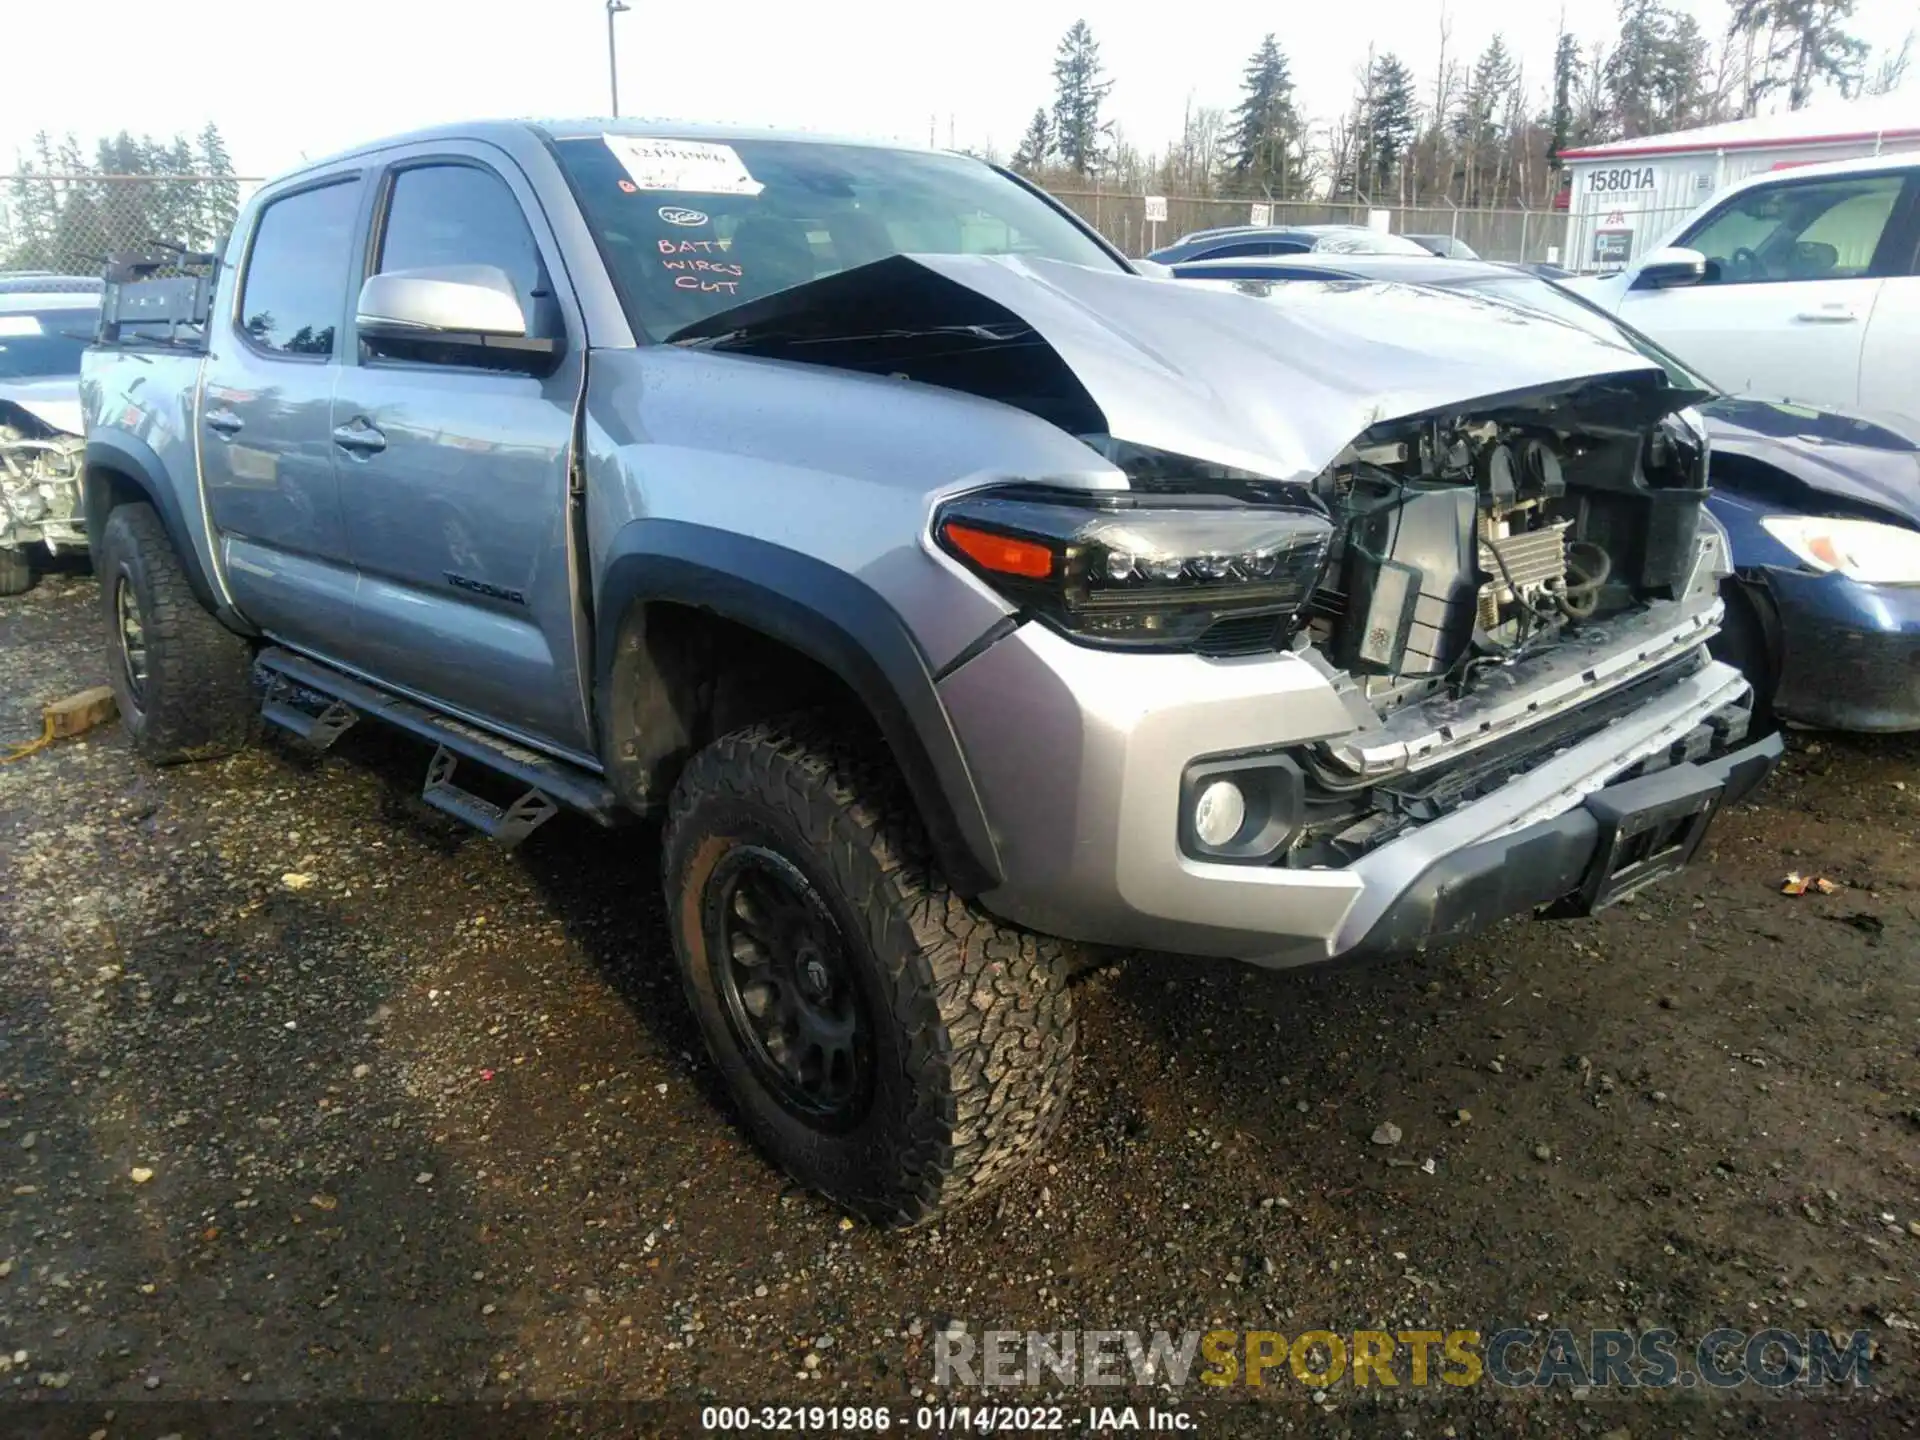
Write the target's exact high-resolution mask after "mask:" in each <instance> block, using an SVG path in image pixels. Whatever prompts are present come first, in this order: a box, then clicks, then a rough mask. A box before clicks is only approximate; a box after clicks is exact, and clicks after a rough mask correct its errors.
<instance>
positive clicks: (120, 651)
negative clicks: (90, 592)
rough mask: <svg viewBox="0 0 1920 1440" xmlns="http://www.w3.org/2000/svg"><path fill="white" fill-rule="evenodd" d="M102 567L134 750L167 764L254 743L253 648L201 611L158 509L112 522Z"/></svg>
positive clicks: (98, 564) (116, 684)
mask: <svg viewBox="0 0 1920 1440" xmlns="http://www.w3.org/2000/svg"><path fill="white" fill-rule="evenodd" d="M94 568H95V571H96V573H97V574H98V575H99V577H100V594H101V598H102V600H103V601H104V604H105V608H106V622H107V636H108V651H107V654H108V665H107V676H108V679H109V680H110V681H111V683H112V685H113V694H114V699H115V700H116V701H118V702H119V705H120V716H121V719H122V720H123V721H124V722H125V724H126V727H127V733H128V735H129V736H130V737H131V738H132V740H133V747H134V749H136V750H137V751H139V752H140V754H141V755H142V756H143V757H145V758H146V759H148V760H151V761H153V762H154V763H155V764H159V765H168V764H172V763H175V762H177V761H182V760H208V759H213V758H215V757H217V756H221V755H228V754H231V753H232V752H233V751H235V750H237V749H239V748H240V747H241V746H242V745H244V744H246V742H247V739H248V737H249V736H250V735H251V734H252V733H253V728H254V724H255V721H256V719H257V717H258V714H259V709H258V705H257V702H256V701H255V698H254V694H253V686H252V668H253V652H252V649H251V647H249V646H248V644H247V642H246V641H245V640H242V639H241V638H240V637H239V636H238V635H235V634H234V633H233V632H232V631H231V630H228V629H227V628H226V627H225V626H224V625H222V624H221V623H220V622H219V621H218V620H216V619H214V618H213V616H212V615H210V614H208V613H207V611H206V609H205V608H204V607H203V606H202V605H201V604H200V601H199V599H198V598H197V597H196V596H195V595H194V593H193V587H192V585H191V584H189V583H188V580H187V572H186V568H185V567H184V566H183V565H181V563H180V557H179V556H178V555H176V554H175V553H174V549H173V542H172V541H171V540H169V539H168V538H167V532H166V530H165V528H164V527H162V525H161V524H160V517H159V516H158V515H157V514H155V513H154V510H153V507H152V506H151V505H122V506H120V507H119V508H118V509H116V510H115V511H114V512H113V513H112V515H110V516H109V517H108V519H107V524H106V528H105V530H104V532H103V533H102V535H101V537H100V553H99V555H98V556H97V557H96V558H95V562H94Z"/></svg>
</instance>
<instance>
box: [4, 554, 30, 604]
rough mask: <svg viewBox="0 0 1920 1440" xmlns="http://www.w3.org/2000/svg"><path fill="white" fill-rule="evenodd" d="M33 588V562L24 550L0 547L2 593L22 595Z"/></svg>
mask: <svg viewBox="0 0 1920 1440" xmlns="http://www.w3.org/2000/svg"><path fill="white" fill-rule="evenodd" d="M32 588H33V562H32V561H31V560H29V559H28V558H27V552H26V551H24V550H11V549H6V548H4V547H0V595H22V594H25V593H26V592H27V591H28V590H30V589H32Z"/></svg>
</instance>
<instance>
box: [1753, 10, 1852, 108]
mask: <svg viewBox="0 0 1920 1440" xmlns="http://www.w3.org/2000/svg"><path fill="white" fill-rule="evenodd" d="M1854 4H1855V0H1734V4H1733V31H1734V33H1735V34H1741V35H1746V36H1748V37H1749V38H1751V39H1755V40H1759V39H1762V38H1763V37H1764V41H1765V45H1766V50H1765V52H1764V55H1763V65H1762V69H1761V71H1760V73H1759V75H1758V76H1756V77H1755V78H1754V79H1753V80H1752V81H1750V82H1749V84H1748V93H1747V106H1748V110H1749V112H1751V111H1752V110H1753V109H1754V108H1756V107H1757V106H1758V104H1759V102H1760V101H1761V100H1762V99H1764V98H1765V97H1766V96H1767V95H1768V94H1770V93H1771V92H1773V91H1775V90H1778V89H1780V88H1781V87H1783V86H1784V87H1785V89H1786V91H1787V108H1788V109H1790V110H1801V109H1804V108H1805V107H1806V105H1807V102H1808V101H1809V100H1811V99H1812V98H1813V95H1814V92H1815V90H1817V89H1818V88H1819V87H1820V86H1821V85H1832V86H1834V87H1835V88H1836V89H1838V90H1839V91H1840V93H1841V94H1843V95H1852V94H1854V93H1855V92H1856V91H1857V90H1858V89H1859V88H1860V85H1861V83H1862V79H1863V74H1862V72H1863V71H1864V69H1865V66H1866V60H1867V44H1866V42H1865V41H1863V40H1860V39H1858V38H1857V37H1855V36H1853V35H1850V34H1848V33H1847V31H1846V30H1845V29H1844V28H1843V27H1844V26H1845V25H1846V23H1847V22H1848V21H1849V20H1851V19H1852V18H1853V10H1854Z"/></svg>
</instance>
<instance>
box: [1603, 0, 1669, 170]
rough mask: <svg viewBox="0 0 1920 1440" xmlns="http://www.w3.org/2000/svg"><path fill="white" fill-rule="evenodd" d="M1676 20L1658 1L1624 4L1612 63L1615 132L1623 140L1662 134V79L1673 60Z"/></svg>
mask: <svg viewBox="0 0 1920 1440" xmlns="http://www.w3.org/2000/svg"><path fill="white" fill-rule="evenodd" d="M1672 21H1673V17H1672V16H1671V15H1670V14H1669V13H1668V12H1667V11H1666V10H1664V9H1662V8H1661V6H1660V3H1659V0H1620V41H1619V43H1618V44H1617V45H1615V46H1614V50H1613V53H1612V54H1611V55H1609V56H1608V57H1607V65H1606V75H1605V85H1606V93H1607V103H1608V108H1609V109H1610V110H1611V111H1612V112H1613V128H1614V130H1615V132H1616V133H1617V134H1618V135H1620V136H1621V137H1622V138H1624V139H1629V140H1630V139H1633V138H1634V137H1635V136H1639V135H1651V134H1653V133H1655V132H1656V131H1657V130H1658V129H1659V128H1660V126H1659V111H1660V103H1661V79H1662V76H1663V75H1664V74H1665V72H1666V70H1667V66H1668V64H1669V63H1670V60H1671V55H1672Z"/></svg>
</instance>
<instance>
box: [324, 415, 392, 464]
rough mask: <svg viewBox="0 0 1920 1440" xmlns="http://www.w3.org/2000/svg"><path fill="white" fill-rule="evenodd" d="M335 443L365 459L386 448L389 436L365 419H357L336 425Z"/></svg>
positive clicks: (334, 432)
mask: <svg viewBox="0 0 1920 1440" xmlns="http://www.w3.org/2000/svg"><path fill="white" fill-rule="evenodd" d="M333 443H334V444H336V445H338V446H339V447H340V448H341V449H342V450H345V451H347V452H348V453H349V454H352V455H358V456H359V457H360V458H361V459H362V460H364V459H366V458H367V457H368V456H369V455H378V454H379V453H380V452H381V451H382V450H384V449H386V448H387V437H386V436H384V435H382V434H381V433H380V432H379V431H378V430H376V429H375V428H374V427H373V426H371V425H369V424H367V422H366V421H365V420H355V421H354V422H353V424H351V425H337V426H335V427H334V431H333Z"/></svg>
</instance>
